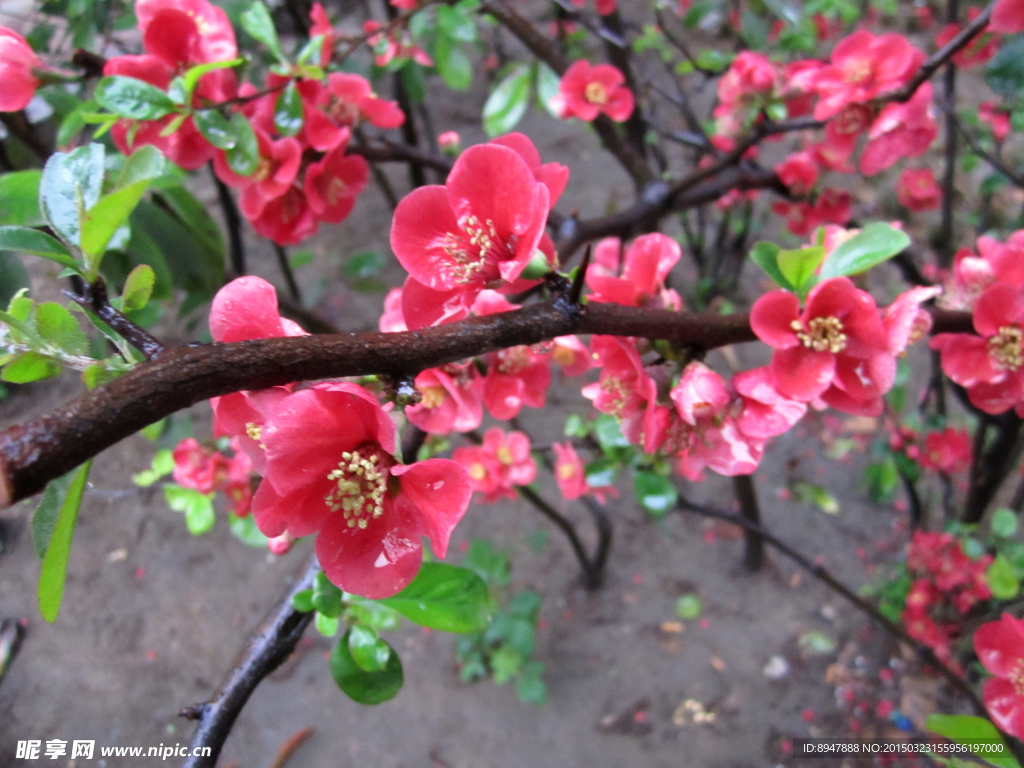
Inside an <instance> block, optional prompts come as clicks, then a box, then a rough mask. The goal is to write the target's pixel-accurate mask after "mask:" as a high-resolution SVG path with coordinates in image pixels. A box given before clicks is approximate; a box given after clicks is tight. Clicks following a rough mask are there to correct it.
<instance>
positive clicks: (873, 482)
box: [864, 456, 899, 504]
mask: <svg viewBox="0 0 1024 768" xmlns="http://www.w3.org/2000/svg"><path fill="white" fill-rule="evenodd" d="M864 479H865V481H867V485H868V495H869V496H871V500H872V501H874V502H875V503H877V504H881V503H883V502H885V501H888V500H889V499H891V498H892V496H893V494H894V493H896V483H897V482H898V481H899V473H898V472H897V469H896V462H895V460H894V459H893V458H892V456H886V457H885V460H884V461H880V462H878V463H876V464H871V465H870V466H869V467H868V468H867V469H865V470H864Z"/></svg>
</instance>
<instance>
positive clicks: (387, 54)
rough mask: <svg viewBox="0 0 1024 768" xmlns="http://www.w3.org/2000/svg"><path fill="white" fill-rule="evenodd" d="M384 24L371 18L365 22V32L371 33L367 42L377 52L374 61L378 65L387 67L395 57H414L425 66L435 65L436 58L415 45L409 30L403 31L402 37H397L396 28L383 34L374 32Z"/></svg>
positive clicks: (414, 59) (413, 58)
mask: <svg viewBox="0 0 1024 768" xmlns="http://www.w3.org/2000/svg"><path fill="white" fill-rule="evenodd" d="M383 26H384V25H383V24H381V23H380V22H379V21H374V20H373V19H369V20H368V21H364V22H363V32H366V33H367V34H369V35H370V37H369V38H368V39H367V42H368V43H369V44H370V46H371V47H372V48H373V50H374V52H375V53H376V54H377V55H376V57H375V58H374V60H373V63H374V64H376V65H377V66H378V67H386V66H387V65H388V64H390V63H391V62H392V61H394V60H395V59H412V60H413V61H415V62H416V63H417V64H421V65H422V66H424V67H432V66H434V60H433V59H432V58H430V56H429V55H428V54H427V52H426V51H424V50H423V49H422V48H420V47H419V46H416V45H413V44H412V43H411V42H410V41H409V40H410V38H409V35H408V32H403V33H402V39H401V40H399V39H398V38H397V37H395V30H393V29H392V30H389V31H387V32H386V33H383V34H376V35H374V34H372V33H373V32H376V31H377V30H378V29H381V28H382V27H383Z"/></svg>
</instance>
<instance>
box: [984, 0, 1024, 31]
mask: <svg viewBox="0 0 1024 768" xmlns="http://www.w3.org/2000/svg"><path fill="white" fill-rule="evenodd" d="M989 27H990V28H991V29H992V30H993V31H994V32H1000V33H1002V34H1004V35H1015V34H1017V33H1018V32H1024V0H999V2H997V3H996V6H995V8H993V9H992V21H990V22H989Z"/></svg>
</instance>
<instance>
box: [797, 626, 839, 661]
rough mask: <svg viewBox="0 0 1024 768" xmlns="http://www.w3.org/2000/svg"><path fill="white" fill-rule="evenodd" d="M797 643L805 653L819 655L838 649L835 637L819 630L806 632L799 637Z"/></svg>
mask: <svg viewBox="0 0 1024 768" xmlns="http://www.w3.org/2000/svg"><path fill="white" fill-rule="evenodd" d="M797 645H798V646H800V650H802V651H804V652H805V653H809V654H818V655H820V654H826V653H832V652H833V651H835V649H836V641H835V639H834V638H832V637H829V636H828V635H826V634H825V633H824V632H818V631H817V630H811V631H810V632H804V633H803V634H802V635H800V637H799V638H798V639H797Z"/></svg>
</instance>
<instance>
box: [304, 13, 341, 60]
mask: <svg viewBox="0 0 1024 768" xmlns="http://www.w3.org/2000/svg"><path fill="white" fill-rule="evenodd" d="M309 18H310V21H312V22H313V23H312V24H311V25H310V27H309V36H310V37H311V38H312V37H323V39H324V42H323V44H322V45H321V46H320V61H318V62H316V63H318V64H319V65H320V66H322V67H326V66H327V64H328V62H330V60H331V56H332V55H333V54H334V38H335V34H334V27H333V26H332V25H331V20H330V19H329V18H328V17H327V11H326V9H325V8H324V7H323V6H322V5H321V4H320V3H313V7H312V8H310V10H309Z"/></svg>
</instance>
